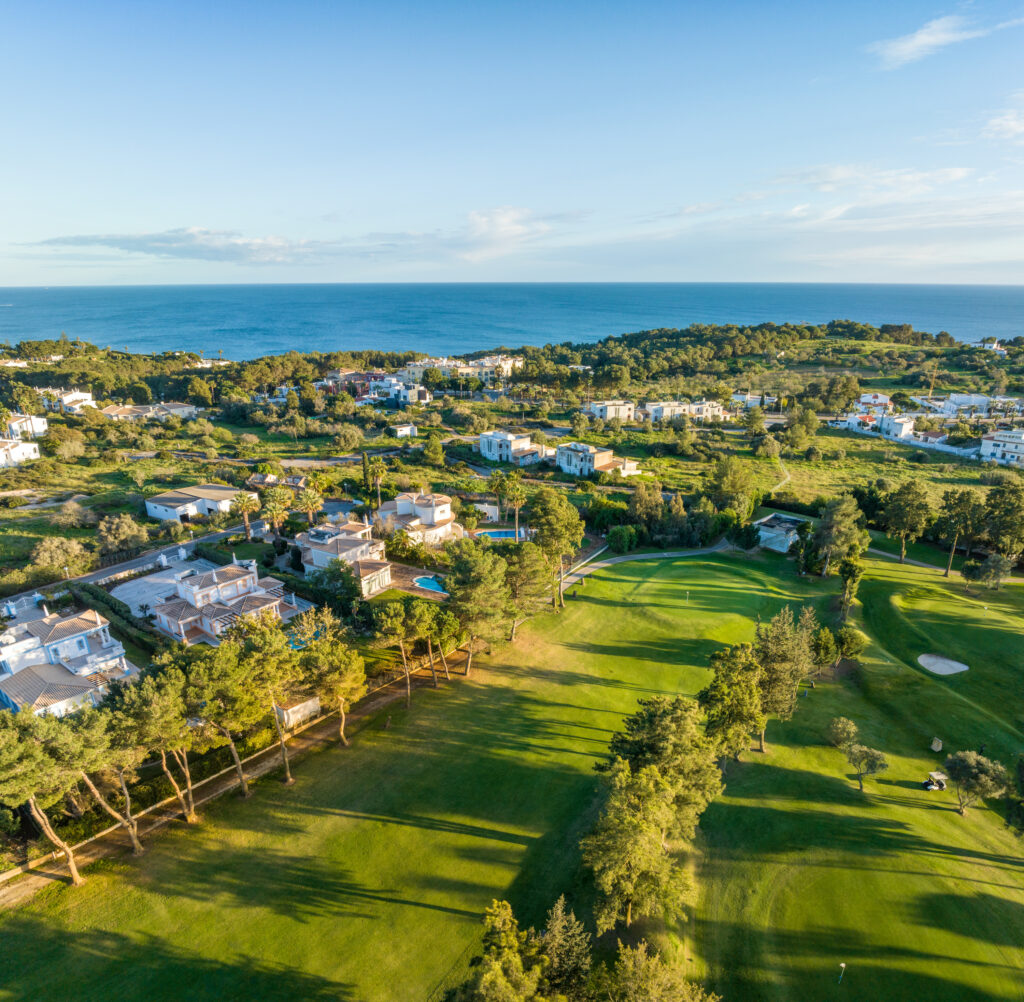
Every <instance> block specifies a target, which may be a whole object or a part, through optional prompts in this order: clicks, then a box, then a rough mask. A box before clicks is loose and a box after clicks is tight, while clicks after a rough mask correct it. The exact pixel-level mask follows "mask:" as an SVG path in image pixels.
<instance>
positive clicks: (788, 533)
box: [754, 512, 806, 553]
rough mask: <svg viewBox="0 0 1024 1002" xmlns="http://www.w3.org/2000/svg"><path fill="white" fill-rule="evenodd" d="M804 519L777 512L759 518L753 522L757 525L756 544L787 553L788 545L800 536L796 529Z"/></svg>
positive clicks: (763, 547) (766, 548)
mask: <svg viewBox="0 0 1024 1002" xmlns="http://www.w3.org/2000/svg"><path fill="white" fill-rule="evenodd" d="M805 521H806V519H802V518H796V517H795V516H793V515H780V514H778V513H777V512H776V513H774V514H772V515H768V516H767V517H766V518H762V519H759V520H758V521H756V522H755V523H754V525H756V526H757V536H758V544H759V545H760V546H761V547H762V549H765V550H774V551H775V552H776V553H789V549H790V547H791V546H792V545H793V544H794V543H795V542H796V541H797V539H799V538H800V537H799V534H798V531H797V530H798V529H799V528H800V526H801V525H802V524H803V523H804V522H805Z"/></svg>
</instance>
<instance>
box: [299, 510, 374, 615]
mask: <svg viewBox="0 0 1024 1002" xmlns="http://www.w3.org/2000/svg"><path fill="white" fill-rule="evenodd" d="M295 542H296V544H297V545H298V546H299V547H300V548H301V549H302V566H303V569H304V572H305V573H309V571H311V570H322V569H324V568H326V567H329V566H330V565H331V564H332V563H334V561H336V560H340V561H341V562H342V563H346V564H348V565H349V566H350V567H351V568H352V572H353V573H354V574H355V576H356V577H357V578H358V579H359V587H360V589H361V591H362V594H363V598H370V597H371V596H373V595H376V594H378V593H379V592H382V591H384V590H385V589H386V588H390V587H391V564H390V563H388V561H387V560H386V559H385V558H384V550H385V546H384V541H383V540H382V539H373V538H372V536H371V530H370V526H369V524H367V523H361V522H346V523H344V524H342V525H316V526H314V527H313V528H311V529H310V530H309V531H308V532H300V533H299V534H298V535H297V536H296V537H295Z"/></svg>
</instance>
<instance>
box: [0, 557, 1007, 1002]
mask: <svg viewBox="0 0 1024 1002" xmlns="http://www.w3.org/2000/svg"><path fill="white" fill-rule="evenodd" d="M900 570H901V573H909V574H911V575H913V573H914V571H913V570H910V569H900ZM920 573H921V574H922V575H923V574H928V573H931V572H926V571H922V572H920ZM835 590H836V581H835V580H834V579H833V580H831V581H828V582H824V583H822V582H820V581H818V580H810V581H805V580H800V579H799V578H797V577H796V575H795V574H794V573H793V571H792V565H791V564H789V563H787V562H786V561H785V560H783V559H781V558H777V557H774V556H761V557H755V558H742V557H728V556H715V557H709V558H707V559H689V560H688V559H681V560H676V561H671V562H669V561H641V562H637V563H633V564H628V563H627V564H620V565H616V566H614V567H611V568H608V569H607V570H605V571H603V572H601V573H599V574H597V575H595V576H594V577H593V578H591V579H589V580H588V581H587V584H586V585H585V586H583V587H582V588H580V589H579V592H578V597H577V598H576V599H573V600H571V601H570V602H569V607H568V608H567V610H566V611H565V612H564V613H563V614H561V615H559V616H555V615H550V614H549V615H545V616H542V617H540V618H538V619H537V620H535V621H534V622H533V623H531V624H529V625H528V626H527V627H526V628H525V629H524V630H523V631H522V634H521V640H520V642H518V643H517V644H516V646H515V647H513V648H508V647H501V648H496V650H495V653H494V654H493V655H492V656H491V657H490V658H489V659H488V658H483V657H481V658H480V659H479V664H480V665H481V670H480V671H476V670H475V671H474V676H475V677H474V678H471V679H470V680H468V681H465V682H459V683H457V684H455V685H452V686H446V687H444V688H442V689H440V690H437V691H435V690H433V689H429V688H425V689H423V690H420V691H419V692H418V693H417V694H416V696H415V699H414V703H413V707H412V710H411V711H410V712H408V713H407V712H406V711H404V710H403V709H402V706H401V704H400V703H395V704H392V705H390V706H388V707H387V708H386V709H385V710H383V711H381V713H380V714H378V715H377V716H376V717H372V718H370V719H367V720H365V721H364V722H363V723H362V724H361V726H360V728H359V731H358V734H357V739H356V741H355V742H354V745H353V747H352V748H351V749H349V750H347V751H343V750H341V749H337V748H332V749H330V750H328V751H325V752H322V753H319V754H317V755H316V756H314V757H312V758H310V759H308V760H306V761H304V762H302V763H300V764H299V765H298V766H297V768H296V776H297V779H298V782H297V783H296V785H295V786H294V787H292V788H290V789H286V788H284V787H282V786H281V785H280V784H279V783H278V782H277V781H276V780H274V779H272V778H270V779H266V780H263V781H261V782H260V783H258V784H257V788H256V795H255V796H254V798H253V799H252V800H251V801H249V802H240V801H238V800H236V799H234V798H229V799H225V800H222V801H221V802H219V803H216V804H211V805H208V806H207V807H206V808H204V814H205V819H204V822H203V824H202V826H201V827H200V828H198V829H197V830H195V831H184V830H183V829H181V828H178V829H176V830H174V831H171V832H169V833H168V834H166V835H164V836H162V837H161V838H159V839H157V840H155V841H154V842H153V843H152V845H151V847H150V849H149V852H148V853H147V855H146V856H145V857H144V858H143V859H142V860H141V861H140V862H131V861H128V860H124V861H118V862H114V863H106V864H103V865H102V866H99V867H95V868H91V869H90V870H89V871H88V872H87V876H88V883H87V884H86V885H85V887H83V888H81V889H78V890H77V891H75V890H72V889H69V888H67V887H64V886H55V887H54V888H53V889H52V890H49V891H47V892H45V893H44V894H43V895H41V896H39V897H38V898H37V899H35V900H34V901H33V902H32V903H31V904H30V905H28V906H27V907H24V908H22V909H20V910H19V911H17V912H14V913H11V914H8V915H5V916H3V917H2V918H0V937H3V942H4V948H5V970H6V971H9V972H11V974H10V975H5V979H4V982H3V984H0V999H21V998H28V997H30V996H37V997H39V996H42V997H52V998H64V997H69V998H70V997H74V998H76V999H83V1000H91V999H97V1000H98V999H106V998H110V997H117V998H120V999H127V1000H130V999H147V1000H149V999H171V998H180V997H181V996H182V994H183V993H184V992H185V991H187V993H188V995H189V997H191V998H199V999H206V998H209V999H213V998H242V997H245V998H252V997H258V998H268V999H274V998H282V999H283V998H289V999H290V998H296V997H301V996H306V997H309V998H314V999H319V998H328V997H331V998H340V999H359V1000H392V999H432V998H438V997H439V994H440V992H441V990H442V988H443V987H444V986H445V985H446V984H449V983H451V982H453V981H457V980H459V979H460V978H461V976H462V975H463V974H464V971H465V965H466V963H467V962H468V960H469V958H470V957H471V956H472V954H473V953H474V951H476V950H477V949H478V946H479V938H480V924H479V918H480V915H481V913H482V911H483V909H484V908H485V907H486V905H487V904H488V903H489V902H490V900H491V899H492V898H494V897H507V898H508V899H509V900H510V901H512V903H513V905H514V906H515V908H516V910H517V913H518V914H519V915H520V917H521V918H522V919H523V920H524V921H525V922H526V923H538V922H540V921H541V920H542V919H543V914H544V912H545V910H546V909H547V908H548V907H549V906H550V904H551V903H552V901H553V900H554V898H555V897H557V896H558V894H559V893H561V892H562V891H566V892H568V893H569V894H570V895H571V896H573V899H574V900H575V902H576V905H577V907H578V908H580V909H581V911H582V912H586V911H587V902H588V901H589V894H590V892H589V889H588V887H587V884H586V881H585V880H583V879H582V877H581V875H580V872H579V854H578V849H577V843H578V840H579V837H580V835H581V834H582V833H583V832H584V831H585V830H586V828H587V826H588V825H589V824H590V821H591V818H592V816H593V811H594V809H595V803H596V801H595V794H596V792H597V790H598V783H597V780H596V777H595V775H594V773H593V770H592V767H593V764H594V763H595V762H596V761H597V760H598V759H599V758H600V757H601V756H602V755H603V753H604V752H605V749H606V747H607V742H608V740H609V738H610V736H611V734H612V732H613V731H614V730H615V729H616V728H617V727H618V726H619V723H620V720H621V716H622V714H623V713H625V712H629V711H631V710H632V709H633V708H634V706H635V701H636V699H637V698H640V697H644V696H650V695H656V694H659V693H673V692H683V693H687V694H691V695H692V694H693V693H695V692H696V691H698V690H699V689H700V688H701V687H702V686H703V684H704V683H705V681H706V679H707V678H708V672H707V670H706V668H705V667H704V666H705V665H706V663H707V659H708V657H709V656H710V654H711V653H712V652H713V651H714V650H716V649H717V648H718V647H719V646H721V645H722V644H725V643H732V642H736V641H741V640H749V639H750V638H751V637H752V635H753V630H754V621H755V617H756V616H757V615H760V617H761V618H762V619H766V618H769V617H770V616H771V615H773V614H774V613H775V612H776V611H777V610H778V609H779V608H781V606H782V605H783V604H785V603H787V602H788V603H793V604H796V603H798V602H800V601H803V600H806V599H812V600H814V601H815V602H816V603H817V604H818V606H819V608H824V607H825V606H826V605H827V604H828V603H829V602H830V601H831V599H832V597H833V596H834V594H835ZM686 591H689V593H690V597H689V602H686V600H685V592H686ZM862 591H863V586H862ZM887 658H890V655H888V653H887V652H885V651H883V650H881V649H880V648H877V647H875V648H872V649H871V650H870V651H869V652H868V655H867V667H866V669H865V672H864V676H865V677H866V678H868V679H872V680H873V679H874V677H875V675H876V674H877V676H878V677H879V679H880V683H879V684H880V685H881V683H882V682H885V680H886V678H887V677H888V676H889V675H891V676H893V677H894V678H895V679H896V684H898V686H899V689H898V690H897V693H896V695H898V697H899V698H900V699H901V700H902V699H904V698H906V699H908V700H909V699H910V697H911V696H912V697H913V698H914V699H916V700H917V701H918V702H919V703H920V704H922V705H927V704H934V707H935V712H937V713H938V712H940V711H941V704H942V703H943V701H944V700H949V699H956V698H958V697H956V696H955V695H953V694H951V693H950V690H949V689H948V688H946V687H944V686H942V685H941V684H939V683H936V682H934V681H932V680H930V679H927V678H925V677H924V675H923V674H922V673H919V672H914V671H913V670H910V669H905V668H899V667H897V668H895V669H894V668H893V667H892V664H891V663H890V662H891V658H890V661H887V660H886V659H887ZM873 685H874V683H873V681H872V685H871V686H867V685H865V684H864V682H863V681H859V682H858V681H856V680H854V681H847V682H844V683H839V684H833V683H828V684H824V685H819V686H818V687H817V688H816V689H815V690H813V692H812V693H811V695H810V696H809V697H808V698H806V699H802V700H801V701H800V708H799V712H798V714H797V716H796V718H795V719H794V720H793V721H792V722H791V723H789V724H784V725H783V724H778V723H773V724H772V725H770V727H769V743H770V748H771V754H770V755H769V756H767V757H764V758H761V757H759V756H748V758H749V762H747V763H744V764H743V765H742V766H741V767H739V768H738V769H736V770H735V771H734V772H732V773H731V774H730V776H729V777H728V784H729V785H728V789H727V791H726V794H725V795H724V797H723V798H722V799H721V800H720V801H719V802H717V803H716V804H715V805H713V806H712V808H711V809H710V810H709V812H708V814H707V816H706V824H705V825H704V829H705V831H704V835H703V841H704V846H705V855H704V880H703V885H702V890H703V892H704V893H703V895H702V900H701V904H700V906H699V908H698V921H697V922H696V923H695V924H694V925H693V927H692V928H691V933H690V934H688V935H687V939H686V944H687V948H688V955H690V956H692V957H693V970H694V972H695V973H697V974H700V973H701V972H702V971H704V970H707V971H708V973H709V974H710V976H711V980H712V983H713V984H715V985H716V986H717V987H718V988H719V990H722V991H723V993H724V994H725V997H726V999H728V1000H729V1002H736V1000H747V999H760V998H765V999H795V998H830V997H832V996H831V995H830V994H828V993H829V992H830V991H831V990H832V989H831V986H832V983H833V981H834V975H836V974H837V972H838V969H837V967H836V965H837V964H838V961H839V959H844V958H845V959H846V960H847V962H848V963H850V965H851V971H850V974H849V975H848V976H847V977H848V979H849V984H850V985H853V986H854V988H853V989H852V994H853V995H854V997H856V998H860V999H865V1000H867V999H878V998H887V999H898V998H906V999H911V998H915V999H916V998H922V997H929V998H940V999H941V998H949V999H953V998H957V999H964V998H967V999H974V998H978V999H980V998H982V997H986V998H996V999H1000V998H1018V997H1019V995H1013V994H1012V991H1013V990H1014V989H1013V986H1015V985H1016V984H1017V982H1016V981H1015V980H1014V979H1015V978H1016V976H1017V971H1018V970H1019V969H1020V967H1021V966H1022V965H1024V951H1022V949H1021V947H1020V944H1021V943H1024V878H1022V873H1021V869H1020V864H1021V861H1020V859H1019V851H1018V850H1019V844H1018V843H1016V842H1015V841H1014V840H1013V839H1012V838H1011V837H1010V836H1009V835H1008V834H1006V833H1005V832H1003V831H1002V829H1001V828H1000V825H999V821H998V819H997V818H995V817H994V816H993V815H992V814H991V812H988V811H985V810H976V811H974V812H972V813H971V815H970V816H969V817H968V818H967V819H961V818H959V816H957V815H956V814H955V813H953V812H952V811H951V810H950V809H949V808H950V804H951V794H946V795H940V796H939V797H938V798H936V797H935V795H934V794H933V795H925V794H924V792H923V791H921V790H920V789H919V787H915V786H914V785H913V782H914V780H919V779H920V778H921V777H922V776H923V775H924V772H926V771H927V769H928V768H933V767H934V765H932V764H931V763H932V761H933V758H934V756H930V754H929V753H928V752H927V741H928V740H930V738H931V736H932V734H931V722H927V723H926V724H924V725H922V726H921V727H919V728H918V729H917V730H913V729H911V728H908V726H907V724H906V721H905V720H904V718H902V717H900V716H896V717H893V715H892V714H891V713H890V712H889V709H890V707H889V704H887V703H886V702H885V701H884V699H882V698H881V697H880V696H876V695H873V694H872V687H873ZM880 691H882V690H881V689H880ZM908 693H909V694H910V696H908V695H907V694H908ZM837 712H843V713H845V714H846V715H848V716H851V717H852V718H853V719H855V720H858V722H860V723H861V724H862V727H863V729H864V732H865V738H866V739H867V740H868V742H869V743H872V744H878V745H879V746H881V747H883V748H885V749H886V750H887V751H888V752H889V753H890V755H891V756H892V757H893V768H892V769H891V770H890V773H889V774H887V775H885V776H883V777H882V778H881V779H880V780H869V789H870V791H871V792H870V793H869V795H868V796H866V797H864V796H862V795H861V794H859V793H858V791H857V790H856V784H855V783H853V782H852V781H851V780H850V778H849V776H848V775H847V772H848V770H847V768H846V767H845V765H844V763H843V762H842V761H841V759H840V756H839V753H838V752H836V751H835V750H834V749H831V748H825V747H823V746H822V745H821V743H820V740H821V739H820V735H821V732H822V730H823V728H824V726H826V724H827V721H828V719H829V718H830V717H831V716H832V715H835V713H837ZM385 714H387V715H390V716H391V717H392V726H391V728H390V729H388V730H384V729H383V718H384V716H385ZM975 719H976V718H975ZM966 726H967V725H965V727H966ZM974 727H975V733H973V734H969V735H967V736H968V737H975V736H976V735H977V734H981V733H984V732H985V731H986V728H987V724H986V722H985V721H984V720H981V721H980V723H977V722H976V723H975V725H974ZM919 732H920V733H919ZM922 734H926V735H927V736H926V737H925V738H924V740H923V741H922V737H921V736H922ZM886 784H888V785H886ZM639 931H642V932H644V933H645V934H647V935H650V936H653V937H656V938H657V939H658V941H659V942H661V943H662V944H663V945H665V946H668V947H670V948H671V947H673V946H674V945H675V944H676V943H677V942H678V940H677V938H676V935H675V933H676V932H678V931H679V930H664V929H659V928H657V927H656V926H654V925H650V926H646V927H641V930H639ZM694 933H695V936H694V935H693V934H694ZM838 952H843V954H844V957H839V956H838ZM855 964H856V965H857V968H859V969H858V970H857V971H856V973H857V977H854V976H853V975H854V972H855ZM128 965H130V967H129V966H128ZM129 971H130V976H129V975H128V973H127V972H129ZM846 987H847V982H846V981H844V985H843V988H844V989H845V988H846ZM972 992H973V994H972ZM858 993H859V994H858ZM982 993H988V994H982Z"/></svg>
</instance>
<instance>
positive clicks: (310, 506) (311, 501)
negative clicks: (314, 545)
mask: <svg viewBox="0 0 1024 1002" xmlns="http://www.w3.org/2000/svg"><path fill="white" fill-rule="evenodd" d="M297 503H298V506H299V509H300V510H301V511H304V512H305V513H306V520H307V521H308V522H309V524H310V525H312V524H313V519H314V518H315V516H316V513H317V512H318V511H320V509H321V508H323V506H324V499H323V495H322V494H321V493H320V492H319V491H318V490H315V489H314V488H312V487H307V488H306V489H305V490H304V491H302V492H301V493H300V494H299V497H298V502H297Z"/></svg>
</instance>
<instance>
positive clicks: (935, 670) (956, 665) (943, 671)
mask: <svg viewBox="0 0 1024 1002" xmlns="http://www.w3.org/2000/svg"><path fill="white" fill-rule="evenodd" d="M917 663H918V664H919V665H920V666H921V667H922V668H927V669H928V671H930V672H932V674H934V675H957V674H959V673H960V672H962V671H967V665H965V664H964V663H963V662H962V661H951V660H950V659H949V658H943V657H939V655H938V654H922V655H920V657H918V659H917Z"/></svg>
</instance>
